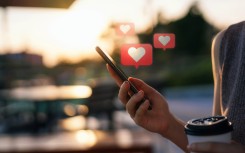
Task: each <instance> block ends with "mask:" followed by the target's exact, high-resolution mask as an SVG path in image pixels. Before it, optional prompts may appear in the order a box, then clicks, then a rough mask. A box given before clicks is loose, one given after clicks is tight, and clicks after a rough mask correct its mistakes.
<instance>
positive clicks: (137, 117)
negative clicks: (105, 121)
mask: <svg viewBox="0 0 245 153" xmlns="http://www.w3.org/2000/svg"><path fill="white" fill-rule="evenodd" d="M149 106H150V101H149V100H148V99H147V100H145V101H144V103H142V104H141V105H140V107H139V108H138V109H137V110H136V113H135V117H134V121H135V123H136V124H138V125H141V124H142V119H143V117H144V115H145V114H146V113H147V111H148V108H149Z"/></svg>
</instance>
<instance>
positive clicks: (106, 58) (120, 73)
mask: <svg viewBox="0 0 245 153" xmlns="http://www.w3.org/2000/svg"><path fill="white" fill-rule="evenodd" d="M95 50H96V51H97V52H98V53H99V55H100V56H101V57H102V58H103V59H104V61H105V62H106V63H107V64H109V65H110V67H111V68H112V69H113V70H114V71H115V72H116V74H117V75H118V76H119V77H120V79H121V80H122V81H128V82H129V84H130V90H131V91H132V92H133V93H134V94H136V93H138V89H137V88H136V87H135V86H134V85H133V84H132V83H131V82H130V81H129V80H128V76H127V75H126V74H125V73H124V72H123V71H122V69H121V68H120V67H119V66H117V64H116V62H115V61H114V60H113V59H112V58H111V56H110V55H109V54H107V53H106V52H104V51H103V50H101V49H100V47H98V46H97V47H96V48H95ZM145 99H146V98H144V99H143V100H142V103H143V102H144V101H145ZM140 104H141V103H140ZM140 104H139V105H140ZM139 105H138V106H137V107H139ZM151 109H152V107H151V105H150V107H149V108H148V110H151Z"/></svg>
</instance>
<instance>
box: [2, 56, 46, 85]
mask: <svg viewBox="0 0 245 153" xmlns="http://www.w3.org/2000/svg"><path fill="white" fill-rule="evenodd" d="M43 68H44V65H43V58H42V56H40V55H37V54H30V53H26V52H21V53H10V54H4V55H0V89H4V88H10V87H12V83H13V81H16V80H27V79H30V78H32V76H34V75H36V74H38V73H40V71H42V70H43Z"/></svg>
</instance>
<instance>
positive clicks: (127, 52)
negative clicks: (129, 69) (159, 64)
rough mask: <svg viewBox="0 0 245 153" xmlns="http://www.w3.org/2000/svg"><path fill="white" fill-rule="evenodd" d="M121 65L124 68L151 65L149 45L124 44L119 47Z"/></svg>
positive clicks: (150, 48) (150, 47)
mask: <svg viewBox="0 0 245 153" xmlns="http://www.w3.org/2000/svg"><path fill="white" fill-rule="evenodd" d="M121 64H122V65H125V66H134V67H135V68H136V69H137V68H138V67H139V66H149V65H152V46H151V44H124V45H122V47H121Z"/></svg>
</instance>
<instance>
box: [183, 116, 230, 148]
mask: <svg viewBox="0 0 245 153" xmlns="http://www.w3.org/2000/svg"><path fill="white" fill-rule="evenodd" d="M232 130H233V128H232V123H231V122H229V121H228V119H227V117H225V116H210V117H205V118H199V119H192V120H190V121H188V122H187V124H186V125H185V133H186V135H187V138H188V143H189V144H192V143H194V142H223V143H229V142H230V141H231V132H232Z"/></svg>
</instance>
